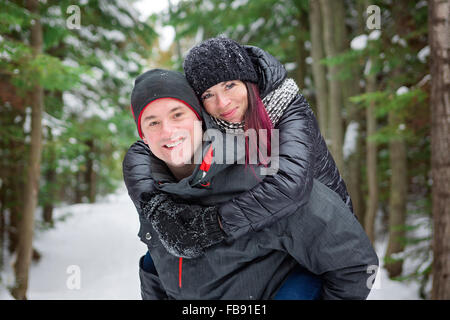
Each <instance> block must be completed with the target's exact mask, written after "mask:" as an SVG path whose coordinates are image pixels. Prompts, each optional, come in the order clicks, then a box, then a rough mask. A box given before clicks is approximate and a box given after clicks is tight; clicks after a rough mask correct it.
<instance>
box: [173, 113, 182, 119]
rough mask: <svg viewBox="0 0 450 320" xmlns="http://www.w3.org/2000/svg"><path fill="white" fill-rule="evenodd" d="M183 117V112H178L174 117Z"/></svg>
mask: <svg viewBox="0 0 450 320" xmlns="http://www.w3.org/2000/svg"><path fill="white" fill-rule="evenodd" d="M182 115H183V113H182V112H177V113H175V114H174V115H173V116H174V117H175V118H179V117H181V116H182Z"/></svg>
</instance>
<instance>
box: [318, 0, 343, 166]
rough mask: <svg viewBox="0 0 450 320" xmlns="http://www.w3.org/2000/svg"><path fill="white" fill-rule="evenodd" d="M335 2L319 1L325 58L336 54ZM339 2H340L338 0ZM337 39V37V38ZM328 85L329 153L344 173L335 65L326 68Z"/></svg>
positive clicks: (339, 98) (336, 68) (339, 96)
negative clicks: (330, 143)
mask: <svg viewBox="0 0 450 320" xmlns="http://www.w3.org/2000/svg"><path fill="white" fill-rule="evenodd" d="M335 1H336V0H320V7H321V10H322V17H323V23H324V26H323V35H324V44H325V52H326V55H327V57H334V56H336V55H337V54H338V51H337V47H336V44H335V39H334V37H335V36H336V34H335V31H336V30H335V23H334V22H335V21H334V12H333V11H334V7H335V3H334V2H335ZM340 1H341V0H340ZM338 38H339V36H338ZM328 71H329V72H328V74H329V78H328V83H329V88H330V96H329V106H330V117H329V120H330V137H331V141H332V145H331V153H332V154H333V158H334V160H335V162H336V165H337V167H338V169H339V171H340V172H341V173H342V172H344V171H343V169H344V167H343V166H344V157H343V153H342V144H343V129H342V114H341V112H342V104H341V102H342V94H341V92H342V87H341V83H340V81H339V80H338V79H337V74H338V71H339V69H338V67H337V66H336V65H334V66H330V67H329V68H328Z"/></svg>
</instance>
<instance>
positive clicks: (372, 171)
mask: <svg viewBox="0 0 450 320" xmlns="http://www.w3.org/2000/svg"><path fill="white" fill-rule="evenodd" d="M367 63H368V65H369V66H370V65H371V60H369V61H368V62H367ZM367 69H368V68H367ZM369 71H370V70H367V71H366V72H369ZM375 90H376V76H375V75H373V74H372V75H367V84H366V92H367V93H369V92H373V91H375ZM366 125H367V141H366V148H367V151H366V162H367V185H368V193H369V198H368V201H367V211H366V214H365V217H364V218H365V219H364V229H365V230H366V233H367V236H368V237H369V239H370V241H372V243H374V241H375V217H376V214H377V210H378V181H377V145H376V142H375V141H371V140H370V139H369V138H370V137H371V136H372V135H373V134H375V133H376V131H377V119H376V117H375V103H374V102H370V104H369V105H368V106H367V109H366Z"/></svg>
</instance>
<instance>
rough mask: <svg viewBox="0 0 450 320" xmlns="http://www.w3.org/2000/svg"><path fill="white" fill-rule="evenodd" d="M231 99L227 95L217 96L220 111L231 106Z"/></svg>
mask: <svg viewBox="0 0 450 320" xmlns="http://www.w3.org/2000/svg"><path fill="white" fill-rule="evenodd" d="M230 101H231V100H230V98H229V97H228V96H227V95H226V94H217V104H218V107H219V108H220V109H223V108H224V107H226V106H228V105H229V104H230Z"/></svg>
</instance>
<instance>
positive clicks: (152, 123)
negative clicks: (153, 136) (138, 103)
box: [148, 121, 158, 127]
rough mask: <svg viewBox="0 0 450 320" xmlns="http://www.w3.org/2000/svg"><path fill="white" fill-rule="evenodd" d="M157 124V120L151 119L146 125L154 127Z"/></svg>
mask: <svg viewBox="0 0 450 320" xmlns="http://www.w3.org/2000/svg"><path fill="white" fill-rule="evenodd" d="M157 124H158V122H157V121H153V122H149V124H148V126H149V127H154V126H156V125H157Z"/></svg>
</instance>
